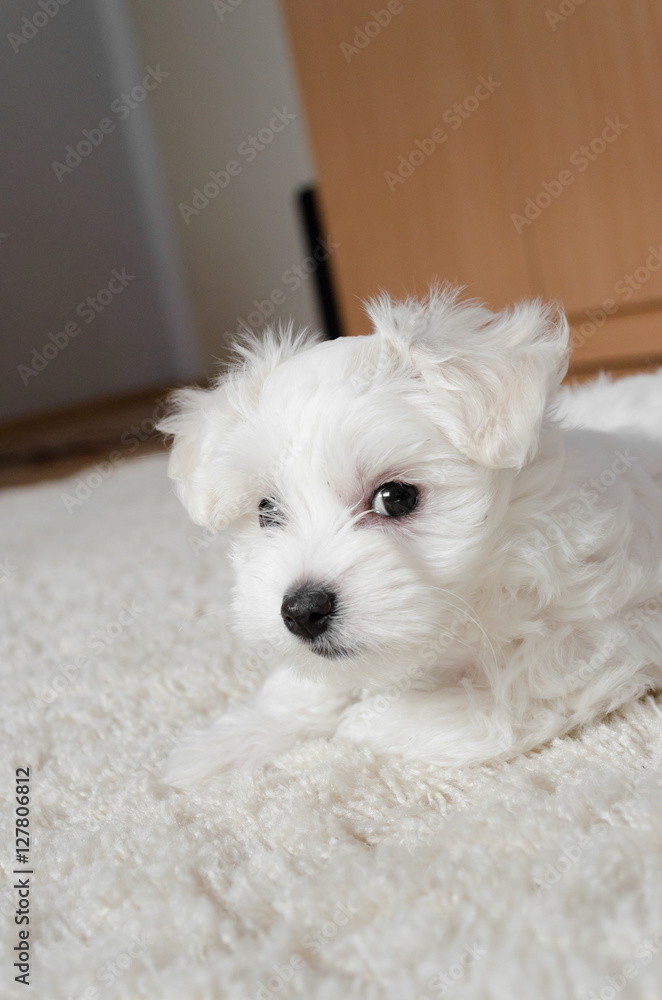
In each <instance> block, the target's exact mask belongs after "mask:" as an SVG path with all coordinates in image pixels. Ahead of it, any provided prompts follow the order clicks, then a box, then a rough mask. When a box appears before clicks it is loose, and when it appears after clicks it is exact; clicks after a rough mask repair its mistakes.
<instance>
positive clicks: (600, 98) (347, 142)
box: [283, 0, 662, 370]
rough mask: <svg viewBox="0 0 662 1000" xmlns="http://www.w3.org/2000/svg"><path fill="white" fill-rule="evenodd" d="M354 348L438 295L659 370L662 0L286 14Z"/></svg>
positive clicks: (518, 1)
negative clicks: (448, 293) (368, 314)
mask: <svg viewBox="0 0 662 1000" xmlns="http://www.w3.org/2000/svg"><path fill="white" fill-rule="evenodd" d="M283 6H284V10H285V13H286V18H287V22H288V26H289V33H290V38H291V42H292V47H293V51H294V57H295V63H296V65H297V69H298V74H299V79H300V83H301V89H302V93H303V98H304V102H305V105H306V108H307V117H308V125H309V130H310V134H311V139H312V144H313V149H314V152H315V156H316V160H317V169H318V177H319V183H320V195H321V202H322V209H323V211H324V214H325V217H326V225H327V227H328V229H329V231H330V233H331V235H332V237H333V239H334V240H335V241H337V242H339V243H340V247H339V249H338V250H337V251H336V253H335V254H334V257H333V260H332V262H331V263H332V266H333V268H334V277H335V282H336V286H337V291H338V295H339V299H340V308H341V311H342V314H343V317H344V321H345V325H346V328H347V332H349V333H352V334H354V333H361V332H366V330H367V323H366V320H365V317H364V314H363V311H362V308H361V299H364V298H366V297H369V296H371V295H374V294H375V293H376V292H377V291H379V290H380V289H382V288H385V289H387V290H388V291H389V292H390V293H392V294H393V295H396V296H397V295H401V294H404V293H421V292H424V291H425V289H426V287H427V285H428V283H429V282H431V281H434V280H435V279H442V280H451V281H453V282H460V283H462V284H465V285H466V286H467V293H468V294H469V295H475V296H477V297H478V298H481V299H484V300H486V301H487V302H488V304H489V305H490V306H491V307H493V308H499V307H501V306H503V305H505V304H508V303H510V302H512V301H514V300H516V299H518V298H523V297H529V296H542V297H544V298H546V299H548V298H558V299H560V300H561V302H562V303H563V304H564V306H565V308H566V311H567V312H568V315H569V317H570V320H571V324H572V326H573V331H574V334H575V343H576V345H577V346H576V349H575V353H574V357H573V363H574V365H575V367H576V368H577V369H578V370H580V369H581V368H590V367H597V366H599V365H603V364H606V365H616V366H619V365H620V366H628V365H641V364H645V363H650V362H652V361H658V360H659V361H662V197H661V194H662V192H661V182H662V0H631V2H629V3H628V4H627V5H626V4H625V3H624V2H623V0H599V2H594V0H585V2H581V3H580V2H577V0H558V2H557V0H525V2H522V0H376V2H375V0H373V2H372V3H371V2H363V0H341V2H338V3H329V2H328V0H283Z"/></svg>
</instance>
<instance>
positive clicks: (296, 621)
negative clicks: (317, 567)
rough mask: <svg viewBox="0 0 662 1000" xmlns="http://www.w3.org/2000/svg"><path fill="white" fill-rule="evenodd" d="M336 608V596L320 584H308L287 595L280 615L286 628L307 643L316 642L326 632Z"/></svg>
mask: <svg viewBox="0 0 662 1000" xmlns="http://www.w3.org/2000/svg"><path fill="white" fill-rule="evenodd" d="M335 606H336V595H335V594H334V593H332V592H331V591H330V590H325V589H324V588H323V587H320V586H319V584H315V583H306V584H304V586H303V587H299V589H298V590H295V591H294V592H293V593H291V594H286V595H285V597H284V598H283V603H282V604H281V608H280V613H281V616H282V618H283V621H284V622H285V625H286V627H287V628H288V629H289V630H290V632H291V633H292V634H293V635H296V636H297V637H298V638H299V639H303V640H304V641H305V642H314V641H315V639H317V637H318V636H320V635H321V634H322V633H323V632H326V630H327V629H328V627H329V625H330V624H331V619H332V617H333V612H334V610H335Z"/></svg>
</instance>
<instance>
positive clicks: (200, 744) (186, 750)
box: [163, 709, 296, 788]
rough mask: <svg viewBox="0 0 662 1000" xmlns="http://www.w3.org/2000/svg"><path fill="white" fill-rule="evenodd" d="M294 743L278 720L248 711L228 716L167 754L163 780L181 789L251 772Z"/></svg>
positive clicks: (291, 734) (289, 732)
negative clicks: (216, 777) (225, 775)
mask: <svg viewBox="0 0 662 1000" xmlns="http://www.w3.org/2000/svg"><path fill="white" fill-rule="evenodd" d="M293 737H294V738H293ZM295 742H296V737H295V736H294V734H293V733H292V732H291V730H289V728H288V727H287V726H283V725H282V724H279V720H278V719H275V718H270V717H269V716H265V715H262V714H261V713H259V712H256V711H254V710H250V709H244V710H241V711H238V712H232V713H228V714H227V715H224V716H222V717H221V718H220V719H219V720H218V722H217V723H216V724H215V725H213V726H212V727H211V728H210V729H207V730H202V731H199V732H197V733H193V734H192V735H191V736H189V737H188V738H187V739H186V740H185V741H184V743H182V745H181V746H179V747H178V748H177V749H176V750H174V751H173V753H171V755H170V756H169V757H168V760H167V761H166V765H165V769H164V773H163V780H164V781H166V782H167V783H168V784H170V785H175V786H176V787H179V788H183V787H185V786H187V785H190V784H193V783H195V782H198V781H202V780H204V779H205V778H209V777H211V776H212V775H215V774H223V773H227V772H229V771H234V770H246V771H254V770H255V769H256V768H258V767H259V766H260V765H261V764H264V763H266V762H267V761H268V760H270V759H271V758H272V757H274V756H275V755H276V754H277V753H279V752H280V751H282V750H286V749H288V748H289V747H290V746H293V745H294V743H295Z"/></svg>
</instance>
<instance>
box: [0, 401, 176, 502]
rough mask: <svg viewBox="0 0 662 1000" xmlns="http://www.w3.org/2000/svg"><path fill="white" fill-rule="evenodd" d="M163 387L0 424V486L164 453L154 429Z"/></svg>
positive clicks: (161, 405)
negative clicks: (3, 424) (116, 460)
mask: <svg viewBox="0 0 662 1000" xmlns="http://www.w3.org/2000/svg"><path fill="white" fill-rule="evenodd" d="M168 391H169V390H168V389H167V388H164V387H162V388H158V389H154V390H151V391H149V392H144V393H140V394H138V395H134V396H128V397H125V398H123V399H115V400H109V401H105V402H102V403H98V404H94V405H91V406H87V407H78V408H76V409H72V410H67V411H62V412H59V413H54V414H47V415H44V416H42V417H34V418H32V419H30V420H25V421H21V422H17V423H14V424H8V425H5V426H4V427H0V489H3V488H4V489H6V488H7V487H11V486H24V485H28V484H30V483H36V482H40V481H42V480H47V479H62V478H64V477H65V476H70V475H73V474H74V473H76V472H78V471H79V470H80V469H83V468H85V467H86V466H89V465H94V463H95V462H103V461H111V462H112V460H113V459H112V457H111V456H115V458H116V457H117V453H119V454H120V455H121V456H122V458H123V459H126V458H130V457H132V456H135V455H145V454H149V453H150V452H165V450H166V446H165V444H164V441H163V438H162V436H161V435H160V434H159V433H158V431H156V430H155V429H154V423H155V421H158V420H159V419H160V418H161V417H162V416H163V415H164V413H165V409H166V399H167V395H168Z"/></svg>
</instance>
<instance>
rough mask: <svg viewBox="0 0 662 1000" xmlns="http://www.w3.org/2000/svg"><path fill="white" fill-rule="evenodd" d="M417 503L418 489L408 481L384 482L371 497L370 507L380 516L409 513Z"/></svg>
mask: <svg viewBox="0 0 662 1000" xmlns="http://www.w3.org/2000/svg"><path fill="white" fill-rule="evenodd" d="M417 503H418V490H417V489H416V487H415V486H411V485H410V484H409V483H384V485H383V486H380V487H379V489H378V490H376V491H375V495H374V496H373V498H372V509H373V510H374V512H375V514H381V515H382V517H403V516H404V515H405V514H411V512H412V510H413V509H414V507H415V506H416V504H417Z"/></svg>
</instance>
